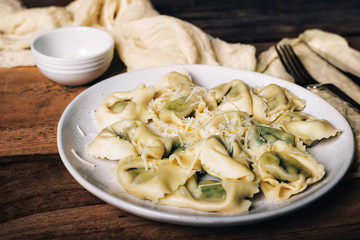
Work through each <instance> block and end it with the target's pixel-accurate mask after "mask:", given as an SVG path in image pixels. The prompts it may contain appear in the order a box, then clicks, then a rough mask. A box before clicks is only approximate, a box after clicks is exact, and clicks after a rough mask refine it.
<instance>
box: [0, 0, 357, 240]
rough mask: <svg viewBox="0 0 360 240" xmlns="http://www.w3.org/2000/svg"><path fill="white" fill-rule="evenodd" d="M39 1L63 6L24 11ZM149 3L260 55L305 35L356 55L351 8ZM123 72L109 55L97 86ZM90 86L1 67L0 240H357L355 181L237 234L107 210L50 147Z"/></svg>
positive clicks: (300, 2)
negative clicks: (338, 40)
mask: <svg viewBox="0 0 360 240" xmlns="http://www.w3.org/2000/svg"><path fill="white" fill-rule="evenodd" d="M44 2H46V4H48V5H50V4H66V3H67V2H69V1H66V0H65V1H54V0H52V1H35V0H33V1H29V0H28V1H24V4H25V5H26V6H29V7H34V6H40V5H45V4H44ZM153 4H154V7H155V8H156V9H157V10H158V11H159V12H160V13H163V14H168V15H172V16H175V17H178V18H181V19H183V20H186V21H189V22H192V23H193V24H195V25H197V26H199V27H201V28H202V29H203V30H205V31H206V32H207V33H209V34H211V35H213V36H216V37H220V38H222V39H224V40H226V41H229V42H243V43H249V44H253V45H255V46H256V48H257V52H258V53H260V52H261V51H263V50H266V49H267V48H268V47H269V46H271V45H272V44H274V43H275V42H277V41H279V40H280V39H281V38H283V37H295V36H297V35H298V34H299V33H301V32H302V31H304V30H305V29H309V28H321V29H323V30H327V31H331V32H335V33H338V34H341V35H342V36H344V37H346V39H347V40H348V41H349V43H350V45H351V46H352V47H354V48H355V49H358V50H360V20H359V19H360V18H359V16H360V3H359V1H317V0H313V1H306V0H295V1H283V0H278V1H271V0H258V1H235V0H233V1H227V0H226V1H215V0H213V1H209V0H208V1H205V0H185V1H165V0H153ZM124 69H125V68H124V66H123V65H122V63H121V62H120V60H119V59H118V58H115V59H114V61H113V63H112V66H111V68H110V69H109V70H108V71H107V72H106V73H105V74H104V76H102V77H100V78H99V79H98V81H101V80H103V79H105V78H107V77H109V76H113V75H115V74H118V73H121V72H123V71H124ZM95 82H96V81H95ZM95 82H94V83H95ZM94 83H92V84H94ZM92 84H91V85H92ZM89 86H90V85H88V86H82V87H65V86H61V85H58V84H55V83H53V82H51V81H49V80H48V79H46V78H45V77H44V76H43V75H42V74H41V73H40V72H39V71H38V70H37V68H36V67H19V68H13V69H0V109H1V116H0V239H100V238H103V239H109V238H110V239H190V238H192V239H204V238H206V239H359V237H360V180H359V179H350V180H343V181H341V182H340V183H339V184H338V186H337V187H336V188H335V189H334V190H332V191H331V192H330V193H328V194H327V195H326V196H324V197H322V198H321V199H320V200H318V201H316V202H315V203H313V204H311V205H310V206H307V207H305V208H304V209H302V210H300V211H296V212H294V213H291V214H289V215H285V216H281V217H279V218H276V219H274V220H269V221H265V222H261V223H258V224H253V225H248V226H242V227H226V228H225V227H221V228H195V227H185V226H178V225H172V224H167V223H160V222H154V221H151V220H147V219H144V218H140V217H137V216H134V215H132V214H129V213H127V212H125V211H122V210H119V209H116V208H114V207H112V206H110V205H108V204H107V203H105V202H103V201H102V200H100V199H98V198H97V197H95V196H93V195H92V194H91V193H89V192H87V191H86V190H85V189H84V188H83V187H81V186H80V185H79V184H78V183H77V182H76V181H75V180H74V179H73V177H72V176H71V175H70V174H69V173H68V171H67V170H66V168H65V167H64V165H63V164H62V162H61V159H60V157H59V155H58V151H57V146H56V128H57V123H58V120H59V118H60V116H61V114H62V112H63V111H64V109H65V108H66V106H67V105H68V104H69V103H70V102H71V101H72V100H73V99H74V98H75V96H76V95H78V94H79V93H80V92H82V91H83V90H84V89H86V88H87V87H89Z"/></svg>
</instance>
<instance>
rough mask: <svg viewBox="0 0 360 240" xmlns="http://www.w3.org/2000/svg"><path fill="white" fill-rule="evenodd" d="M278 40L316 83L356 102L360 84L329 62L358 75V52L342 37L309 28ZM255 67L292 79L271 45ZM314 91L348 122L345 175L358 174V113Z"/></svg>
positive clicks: (359, 136)
mask: <svg viewBox="0 0 360 240" xmlns="http://www.w3.org/2000/svg"><path fill="white" fill-rule="evenodd" d="M281 43H289V44H291V45H292V46H293V48H294V51H295V52H296V54H297V55H298V57H299V58H300V59H301V61H302V62H303V64H304V66H305V67H306V69H307V70H308V71H309V72H310V74H311V75H312V76H313V77H314V78H315V79H317V80H318V81H319V82H320V83H333V84H334V85H336V86H338V87H339V88H341V89H342V90H343V91H344V92H346V93H347V94H348V95H349V96H350V97H352V98H353V99H354V100H356V101H357V102H359V103H360V94H359V93H360V87H359V86H358V85H357V84H355V83H354V82H353V81H352V80H351V79H349V78H348V77H347V76H345V75H344V74H342V73H341V72H340V71H338V70H337V69H336V68H334V67H333V66H332V65H331V64H333V65H334V66H336V67H338V68H340V69H342V70H343V71H347V72H351V73H353V74H354V75H357V76H360V52H358V51H356V50H355V49H352V48H350V47H349V45H348V44H347V42H346V40H345V39H344V38H342V37H341V36H339V35H336V34H333V33H329V32H325V31H322V30H319V29H310V30H307V31H305V32H304V33H302V34H300V35H299V37H298V38H294V39H287V38H285V39H282V40H281V41H280V42H279V44H281ZM323 58H325V59H326V60H327V61H329V62H331V64H329V63H328V62H327V61H325V60H324V59H323ZM256 70H257V71H258V72H262V73H265V74H269V75H272V76H275V77H279V78H282V79H285V80H288V81H294V79H293V78H292V77H291V76H290V75H289V74H288V73H287V72H286V70H285V68H284V67H283V66H282V64H281V61H280V59H279V58H278V56H277V53H276V51H275V47H274V46H272V47H270V48H269V49H268V50H267V51H265V52H263V53H261V54H260V55H259V58H258V62H257V68H256ZM317 94H319V95H320V96H322V97H323V98H325V99H326V100H327V101H329V102H330V104H332V105H333V106H334V107H335V108H336V109H337V110H338V111H339V112H341V113H342V114H343V116H345V118H346V119H347V121H348V122H349V124H350V126H351V128H352V130H353V133H354V137H355V157H354V162H353V166H352V168H351V169H350V171H349V173H348V174H347V177H349V178H352V177H360V125H359V123H360V112H359V111H357V110H356V109H354V108H348V107H344V103H343V102H342V101H341V100H339V99H338V98H336V97H331V96H330V95H329V93H328V92H326V91H319V92H318V93H317Z"/></svg>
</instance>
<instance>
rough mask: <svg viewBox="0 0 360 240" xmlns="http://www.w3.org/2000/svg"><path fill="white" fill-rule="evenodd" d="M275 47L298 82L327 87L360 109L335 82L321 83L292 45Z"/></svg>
mask: <svg viewBox="0 0 360 240" xmlns="http://www.w3.org/2000/svg"><path fill="white" fill-rule="evenodd" d="M275 49H276V52H277V53H278V55H279V58H280V61H281V63H282V64H283V65H284V67H285V69H286V71H287V72H288V73H289V74H290V75H291V76H293V77H294V79H295V83H296V84H298V85H300V86H302V87H305V88H307V89H316V88H319V89H320V88H326V89H328V90H330V91H331V92H333V93H334V94H336V95H337V96H338V97H340V98H341V99H342V100H344V101H346V102H347V103H349V104H350V105H352V106H353V107H355V108H356V109H357V110H359V111H360V104H359V103H357V102H356V101H355V100H354V99H352V98H351V97H349V96H348V95H347V94H346V93H344V92H343V91H342V90H341V89H339V88H338V87H336V86H335V85H334V84H331V83H319V82H318V81H317V80H315V79H314V78H313V77H312V76H311V75H310V73H309V72H308V71H307V70H306V68H305V67H304V65H303V64H302V63H301V61H300V59H299V57H298V56H297V55H296V54H295V52H294V50H293V48H292V47H291V45H289V44H284V45H279V46H276V45H275Z"/></svg>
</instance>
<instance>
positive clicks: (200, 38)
mask: <svg viewBox="0 0 360 240" xmlns="http://www.w3.org/2000/svg"><path fill="white" fill-rule="evenodd" d="M12 1H13V0H10V1H9V0H1V2H0V9H3V10H2V12H1V14H0V16H1V17H0V32H1V35H0V67H14V66H21V65H22V66H24V65H25V66H26V65H34V61H33V59H32V57H31V53H30V50H29V47H30V44H31V41H32V40H33V39H34V38H35V37H36V36H38V35H39V34H41V33H43V32H45V31H48V30H51V29H54V28H57V27H65V26H93V27H100V28H103V29H105V30H106V31H108V32H109V33H111V34H112V35H113V36H114V39H115V47H116V50H117V52H118V54H119V56H120V58H121V59H122V61H123V62H124V64H125V65H126V67H127V70H128V71H130V70H135V69H139V68H146V67H153V66H160V65H171V64H212V65H223V66H228V67H234V68H241V69H246V70H255V67H256V57H255V53H256V49H255V47H254V46H252V45H247V44H241V43H227V42H225V41H223V40H221V39H218V38H214V37H212V36H209V35H208V34H206V33H205V32H203V31H202V30H201V29H200V28H198V27H196V26H194V25H193V24H190V23H188V22H185V21H182V20H180V19H177V18H174V17H171V16H166V15H161V14H159V13H158V12H157V11H156V10H154V8H153V7H152V5H151V3H150V1H149V0H76V1H74V2H71V3H70V4H69V5H67V6H65V7H44V8H32V9H25V8H23V7H22V6H21V5H20V4H19V3H18V2H17V1H14V2H12ZM10 2H12V3H11V4H9V3H10Z"/></svg>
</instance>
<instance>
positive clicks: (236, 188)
mask: <svg viewBox="0 0 360 240" xmlns="http://www.w3.org/2000/svg"><path fill="white" fill-rule="evenodd" d="M257 192H259V189H258V185H257V183H254V182H248V181H242V180H234V181H226V182H217V181H210V180H207V181H201V182H199V183H198V181H197V178H196V176H195V175H194V176H193V177H191V178H190V179H189V180H188V181H187V182H186V184H185V185H182V186H181V187H180V188H179V189H178V190H177V191H175V192H174V193H172V194H169V195H166V196H165V197H164V198H162V199H160V201H159V203H160V204H166V205H172V206H178V207H186V208H193V209H197V210H202V211H211V212H214V211H217V212H224V213H229V214H239V213H243V212H247V211H248V210H249V207H250V206H251V201H250V200H248V198H252V197H253V196H254V194H255V193H257Z"/></svg>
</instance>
